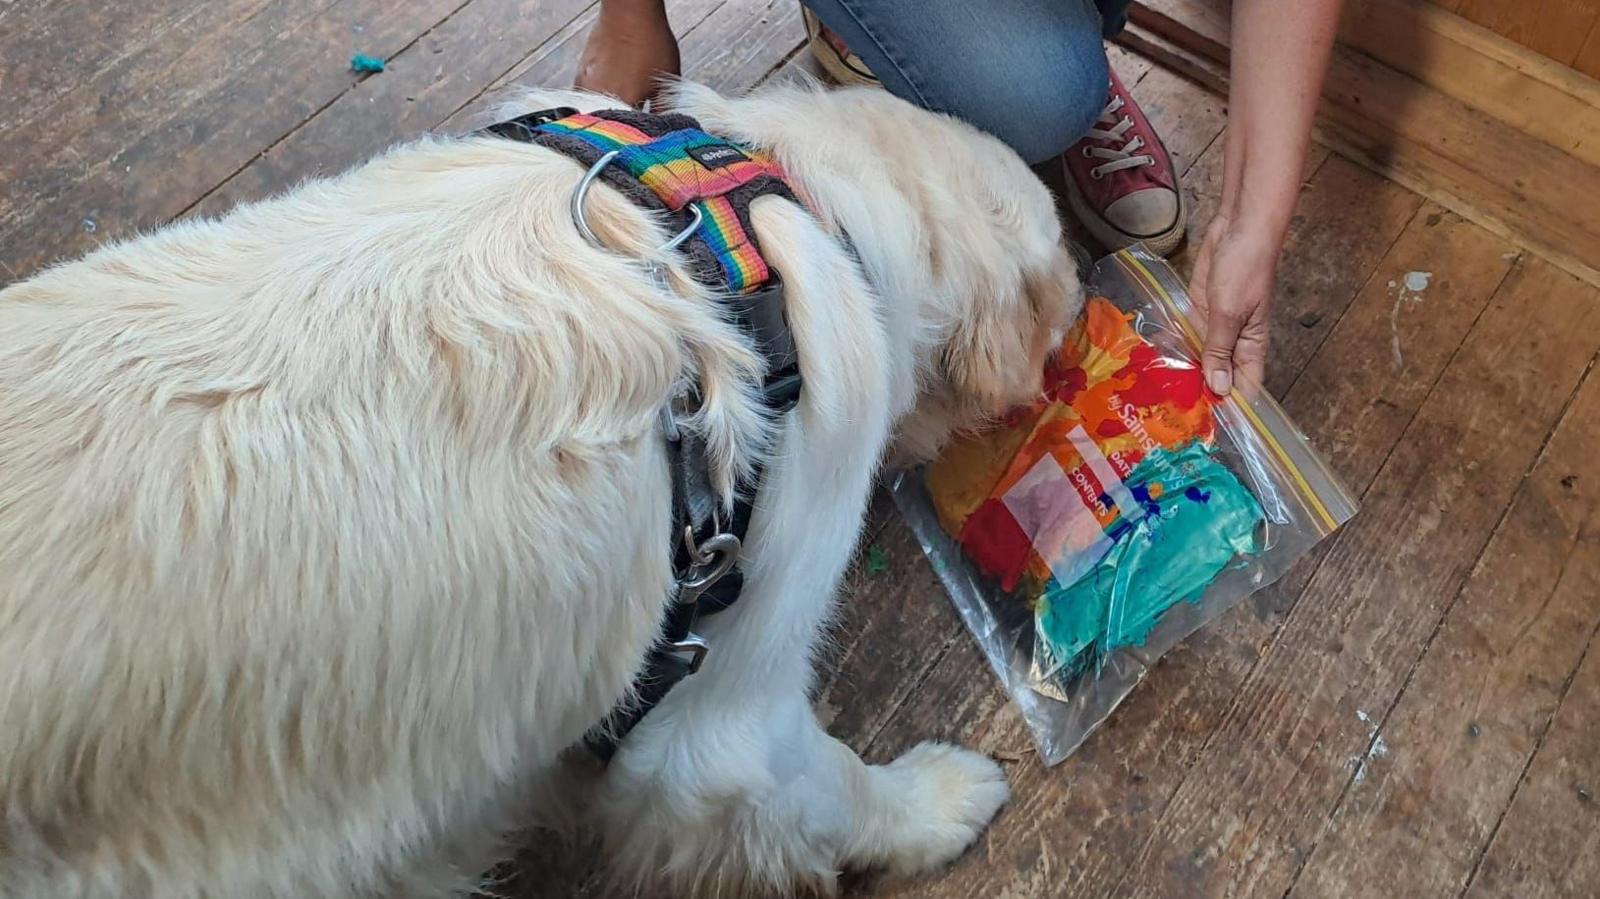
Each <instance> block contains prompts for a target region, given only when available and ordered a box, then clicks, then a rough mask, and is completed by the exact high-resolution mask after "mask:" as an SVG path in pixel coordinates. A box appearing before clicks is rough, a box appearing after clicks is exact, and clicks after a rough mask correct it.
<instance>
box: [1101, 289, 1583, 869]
mask: <svg viewBox="0 0 1600 899" xmlns="http://www.w3.org/2000/svg"><path fill="white" fill-rule="evenodd" d="M1597 348H1600V303H1595V302H1593V301H1592V297H1591V296H1590V295H1589V294H1588V293H1586V292H1585V291H1584V290H1583V289H1581V287H1580V285H1579V284H1578V282H1577V281H1576V279H1573V278H1571V277H1570V276H1568V275H1565V274H1564V273H1561V272H1559V271H1558V270H1556V269H1555V268H1553V267H1552V266H1550V265H1548V264H1547V263H1544V262H1541V261H1531V262H1526V263H1524V264H1520V265H1519V268H1518V270H1517V271H1516V273H1515V275H1514V277H1512V278H1511V279H1509V280H1508V281H1507V283H1506V284H1505V285H1503V286H1502V288H1501V290H1500V291H1499V292H1498V293H1497V295H1496V297H1495V299H1494V300H1493V301H1492V302H1491V304H1490V308H1489V309H1488V311H1487V312H1485V314H1484V316H1483V317H1482V318H1481V319H1480V320H1479V322H1478V323H1477V325H1476V326H1475V327H1474V330H1473V332H1472V334H1471V335H1469V337H1468V338H1467V341H1466V343H1465V344H1464V345H1463V347H1462V349H1461V350H1460V352H1459V353H1458V354H1457V355H1456V357H1455V358H1454V359H1452V360H1451V363H1450V366H1449V367H1448V368H1447V369H1446V372H1445V374H1444V376H1443V377H1442V378H1441V379H1440V383H1439V384H1438V385H1436V386H1435V388H1434V390H1433V392H1432V393H1431V394H1430V396H1429V401H1427V402H1425V404H1424V407H1423V409H1422V411H1421V412H1420V413H1419V415H1418V416H1417V419H1416V420H1414V421H1413V422H1412V425H1411V427H1409V428H1408V429H1407V432H1406V434H1405V436H1404V437H1403V438H1402V442H1401V444H1400V445H1399V447H1398V448H1397V449H1396V451H1395V452H1394V454H1393V455H1391V456H1390V458H1389V459H1388V461H1387V462H1386V463H1385V465H1384V468H1383V470H1382V472H1381V473H1380V475H1379V478H1378V481H1377V482H1376V483H1375V485H1374V488H1373V490H1372V491H1370V492H1369V495H1368V498H1367V503H1366V507H1365V508H1364V509H1363V510H1362V514H1361V516H1360V517H1359V518H1358V520H1357V521H1356V522H1355V523H1354V524H1353V526H1352V527H1350V529H1349V530H1348V531H1347V532H1346V533H1345V534H1344V535H1343V538H1342V539H1341V540H1339V541H1338V542H1337V543H1335V544H1334V546H1333V548H1332V550H1331V551H1330V552H1329V554H1328V557H1327V559H1326V560H1325V562H1324V563H1323V565H1322V566H1321V568H1320V569H1319V570H1318V572H1317V575H1316V576H1315V577H1314V578H1313V580H1312V581H1311V583H1310V584H1309V585H1308V587H1307V589H1306V593H1305V595H1303V596H1302V597H1301V598H1300V600H1299V601H1298V602H1297V603H1296V605H1295V607H1294V608H1293V609H1292V610H1291V612H1290V614H1289V616H1288V619H1287V620H1286V622H1285V624H1284V627H1283V629H1282V631H1281V632H1280V634H1279V636H1278V639H1277V640H1276V642H1275V643H1274V644H1273V646H1272V647H1271V649H1270V650H1269V653H1268V657H1267V658H1266V659H1265V660H1264V662H1263V664H1262V665H1261V666H1259V667H1258V669H1257V671H1256V672H1255V673H1254V674H1253V676H1252V677H1251V678H1250V679H1249V680H1248V681H1247V682H1246V683H1245V684H1244V685H1243V686H1242V687H1241V689H1240V690H1239V692H1238V695H1237V696H1236V698H1235V699H1234V701H1233V706H1232V708H1231V709H1230V711H1229V713H1228V716H1227V718H1226V720H1225V721H1224V722H1223V725H1222V728H1221V729H1220V731H1219V732H1218V734H1217V735H1216V736H1215V737H1214V739H1213V741H1212V745H1211V747H1210V748H1209V749H1208V750H1207V752H1206V753H1205V754H1204V756H1203V757H1202V758H1200V759H1199V760H1198V761H1197V762H1196V764H1195V766H1194V767H1193V768H1192V769H1191V770H1190V772H1189V774H1188V777H1187V778H1186V780H1185V783H1184V785H1183V787H1182V788H1180V790H1179V791H1178V793H1177V794H1176V795H1175V796H1174V797H1173V800H1172V802H1171V805H1170V808H1169V810H1168V811H1167V813H1166V814H1165V815H1164V817H1163V820H1162V821H1161V823H1160V824H1159V825H1158V827H1157V829H1156V832H1155V834H1154V835H1153V836H1152V838H1151V840H1150V841H1149V843H1148V844H1147V845H1146V847H1145V849H1144V851H1143V852H1141V853H1140V854H1139V856H1137V857H1136V859H1135V860H1134V863H1133V864H1132V865H1131V866H1130V868H1129V872H1130V873H1129V876H1128V878H1127V879H1126V880H1125V881H1124V882H1123V883H1122V884H1121V886H1120V887H1119V893H1120V894H1124V895H1130V896H1163V895H1174V892H1173V891H1174V890H1175V889H1183V888H1190V889H1193V888H1200V889H1202V891H1205V892H1211V891H1215V890H1219V889H1220V888H1221V886H1222V885H1223V884H1226V885H1227V889H1228V891H1229V892H1230V893H1231V894H1233V895H1262V896H1266V895H1271V896H1281V895H1282V894H1283V892H1284V890H1286V889H1287V888H1288V887H1289V886H1291V885H1292V883H1293V879H1294V876H1295V873H1296V872H1297V871H1298V869H1299V866H1300V864H1301V863H1302V861H1303V859H1304V857H1305V855H1306V854H1307V853H1308V852H1309V851H1310V850H1311V849H1312V848H1313V847H1314V843H1315V837H1316V835H1317V833H1319V832H1320V827H1321V825H1322V823H1323V822H1324V821H1325V820H1326V817H1327V815H1328V814H1329V813H1330V812H1331V811H1332V810H1333V809H1334V807H1335V806H1336V804H1337V801H1338V799H1339V797H1340V796H1341V795H1342V794H1343V792H1344V790H1345V788H1346V786H1347V785H1348V784H1349V782H1350V779H1351V778H1352V777H1354V776H1356V775H1359V774H1360V773H1361V770H1362V762H1363V760H1364V759H1366V758H1368V757H1369V756H1370V755H1371V754H1372V752H1373V747H1374V741H1375V737H1374V735H1373V733H1372V730H1371V723H1370V721H1371V720H1373V719H1378V718H1381V716H1383V715H1384V714H1385V712H1386V710H1387V709H1388V708H1389V707H1390V706H1391V704H1392V703H1393V701H1394V699H1395V696H1396V695H1397V693H1398V690H1399V688H1400V687H1401V686H1402V685H1403V683H1404V679H1405V677H1406V676H1407V673H1408V672H1409V671H1410V670H1411V668H1412V666H1413V665H1414V664H1415V662H1416V659H1417V656H1418V655H1419V652H1420V647H1421V646H1423V645H1424V644H1425V641H1426V640H1427V639H1428V638H1429V636H1430V635H1431V634H1432V633H1433V632H1434V630H1435V629H1436V628H1437V626H1438V624H1439V620H1440V617H1441V615H1442V613H1443V612H1444V610H1446V609H1448V608H1449V607H1450V605H1451V604H1452V602H1453V601H1454V599H1455V597H1456V596H1457V593H1458V591H1459V589H1460V587H1461V585H1462V583H1463V581H1464V579H1465V576H1466V574H1467V572H1468V571H1470V570H1471V568H1472V566H1473V564H1474V563H1475V561H1476V560H1477V558H1478V556H1479V553H1481V552H1482V550H1483V548H1484V545H1485V544H1486V543H1487V541H1488V537H1489V535H1490V533H1491V532H1492V531H1493V529H1494V526H1495V524H1496V523H1497V522H1498V521H1499V519H1500V517H1501V515H1502V514H1503V513H1504V510H1505V508H1506V505H1507V503H1508V502H1509V501H1510V499H1511V496H1512V494H1513V492H1514V490H1515V488H1516V487H1517V485H1518V484H1519V483H1520V482H1521V480H1522V478H1523V476H1524V475H1525V474H1526V473H1527V471H1528V470H1529V469H1530V468H1531V466H1532V465H1533V463H1534V461H1535V458H1536V456H1537V454H1538V452H1539V451H1540V449H1541V447H1542V446H1543V443H1544V438H1545V436H1546V435H1547V434H1548V433H1549V432H1550V429H1551V428H1552V427H1553V426H1554V424H1555V422H1556V420H1557V417H1558V416H1559V415H1560V413H1561V411H1562V408H1563V406H1564V405H1565V403H1566V400H1567V398H1568V397H1570V395H1571V393H1572V390H1573V389H1574V388H1575V386H1576V384H1577V383H1578V379H1579V378H1580V377H1581V375H1582V374H1583V372H1584V371H1585V370H1586V368H1587V366H1588V364H1589V362H1590V360H1591V359H1592V358H1593V357H1594V354H1595V351H1596V349H1597ZM1508 359H1521V360H1524V361H1523V362H1522V364H1510V365H1508V364H1507V360H1508ZM1242 747H1253V748H1257V749H1259V750H1260V751H1255V752H1241V751H1240V749H1241V748H1242ZM1177 859H1187V860H1188V861H1187V863H1183V864H1171V863H1170V862H1172V861H1174V860H1177ZM1161 861H1166V862H1168V863H1167V864H1162V863H1160V862H1161Z"/></svg>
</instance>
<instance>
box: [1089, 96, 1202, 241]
mask: <svg viewBox="0 0 1600 899" xmlns="http://www.w3.org/2000/svg"><path fill="white" fill-rule="evenodd" d="M1061 159H1062V162H1063V163H1065V165H1066V169H1067V194H1068V196H1067V200H1068V202H1069V203H1070V204H1071V206H1072V211H1073V213H1074V214H1076V215H1077V216H1078V220H1079V221H1081V222H1083V224H1084V227H1086V228H1088V229H1089V233H1090V234H1093V235H1094V237H1095V239H1096V240H1098V241H1100V243H1102V244H1104V245H1105V247H1106V248H1107V249H1109V250H1118V249H1121V248H1123V247H1126V246H1129V245H1131V244H1134V243H1137V242H1139V241H1143V242H1144V243H1145V245H1146V246H1148V247H1150V249H1151V250H1152V251H1154V252H1156V253H1160V254H1162V255H1166V254H1167V253H1170V252H1172V251H1173V250H1174V249H1177V246H1178V243H1179V242H1180V241H1182V240H1183V196H1182V194H1181V193H1179V191H1178V176H1177V173H1176V172H1174V171H1173V169H1172V157H1171V156H1169V155H1167V148H1166V147H1164V146H1162V145H1161V138H1159V137H1157V136H1156V132H1155V129H1154V128H1151V127H1150V120H1149V119H1147V118H1145V116H1144V111H1143V110H1141V109H1140V108H1139V105H1138V104H1137V103H1135V102H1133V95H1132V94H1129V93H1128V91H1127V89H1126V88H1124V87H1123V86H1122V81H1121V80H1120V79H1118V78H1117V73H1116V72H1112V73H1111V90H1110V92H1109V93H1108V94H1107V96H1106V105H1105V109H1104V110H1102V111H1101V113H1100V118H1099V119H1098V120H1097V121H1096V122H1095V123H1094V127H1092V128H1090V129H1089V133H1088V134H1087V135H1085V136H1084V138H1083V139H1082V140H1080V141H1078V142H1077V143H1075V144H1073V145H1072V146H1071V147H1070V148H1068V150H1067V151H1066V152H1065V153H1063V154H1062V156H1061Z"/></svg>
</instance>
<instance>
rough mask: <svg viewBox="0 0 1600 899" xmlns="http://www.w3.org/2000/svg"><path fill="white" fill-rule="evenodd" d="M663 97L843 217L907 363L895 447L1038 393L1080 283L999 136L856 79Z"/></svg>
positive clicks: (920, 444)
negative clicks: (914, 388)
mask: <svg viewBox="0 0 1600 899" xmlns="http://www.w3.org/2000/svg"><path fill="white" fill-rule="evenodd" d="M673 102H674V105H676V106H678V107H679V108H683V109H685V110H686V111H688V112H689V113H690V114H692V115H695V116H697V117H699V118H700V120H701V121H702V122H703V123H704V124H706V126H707V127H709V128H713V129H715V130H717V131H719V132H720V133H724V134H727V135H729V136H731V137H735V138H737V139H742V140H748V141H750V142H751V143H754V144H756V145H759V146H762V147H764V148H767V149H769V150H771V151H773V152H774V153H775V154H776V155H777V156H778V158H779V160H780V161H781V162H782V163H783V165H784V166H785V168H786V169H787V170H788V171H789V173H790V175H791V176H792V177H793V178H794V180H795V181H796V182H797V183H798V185H799V187H800V188H801V189H802V190H803V191H804V192H805V193H807V194H808V195H809V196H808V199H809V200H810V201H811V203H812V205H813V206H815V207H816V208H817V209H818V211H820V212H821V213H822V214H823V216H824V217H825V218H826V219H828V220H830V221H831V223H833V224H835V225H837V226H839V227H841V228H842V229H844V230H847V231H848V233H849V236H850V238H851V239H852V240H853V242H854V243H855V245H856V247H857V248H858V250H859V253H860V256H861V259H862V263H863V266H864V268H865V270H866V273H867V275H868V278H869V280H871V281H872V282H873V286H874V287H875V288H876V290H877V292H878V293H879V294H880V296H881V302H882V303H883V305H884V306H885V307H886V308H885V309H884V310H883V315H884V318H885V320H886V322H887V324H888V326H889V329H890V332H891V340H896V341H898V342H899V343H900V344H901V345H902V348H903V349H904V351H905V352H908V353H912V354H914V356H915V363H916V366H915V367H916V370H917V371H918V374H919V383H918V397H917V402H916V406H915V408H914V409H913V410H911V411H910V412H909V414H907V415H905V416H904V417H902V418H901V420H900V424H899V426H898V432H899V439H898V442H897V446H896V448H895V456H896V458H895V460H894V461H896V462H910V461H915V460H918V459H924V458H928V457H930V456H931V455H932V454H934V453H935V452H937V451H938V449H939V447H940V446H941V445H942V444H943V443H944V441H945V440H946V439H947V438H948V437H949V436H950V435H951V434H952V433H953V432H955V431H957V430H961V429H964V428H970V427H974V426H977V425H981V424H982V423H984V422H985V421H986V420H988V419H989V418H991V417H993V416H995V415H998V414H999V413H1001V412H1003V411H1004V410H1006V409H1007V408H1009V407H1011V406H1014V405H1017V404H1019V403H1023V402H1027V401H1029V400H1031V399H1034V398H1035V397H1037V396H1038V395H1039V392H1040V389H1041V381H1042V379H1043V373H1044V368H1045V364H1046V362H1047V360H1048V357H1049V355H1050V354H1051V353H1052V352H1053V351H1054V350H1055V348H1056V347H1057V346H1059V344H1060V342H1061V338H1062V336H1063V334H1064V332H1065V330H1066V328H1067V326H1068V325H1069V323H1070V322H1071V320H1072V319H1073V318H1075V317H1076V316H1077V314H1078V311H1079V309H1080V308H1081V306H1082V301H1083V297H1082V291H1081V287H1080V282H1079V280H1078V273H1077V265H1076V263H1075V261H1074V259H1073V257H1072V255H1071V253H1070V252H1069V251H1068V250H1067V248H1066V247H1065V245H1064V244H1063V242H1062V235H1061V223H1060V220H1059V218H1058V217H1057V214H1056V208H1055V202H1054V199H1053V198H1052V197H1051V195H1050V192H1049V190H1048V189H1046V187H1045V186H1044V184H1043V183H1042V182H1041V181H1040V180H1039V179H1038V178H1037V177H1036V176H1035V175H1034V174H1033V172H1032V171H1030V170H1029V168H1028V166H1027V165H1026V164H1025V163H1024V162H1023V161H1022V159H1021V158H1020V157H1018V156H1017V155H1016V153H1014V152H1012V150H1011V149H1010V148H1008V147H1006V146H1005V145H1004V144H1003V143H1001V142H1000V141H999V140H997V139H995V138H994V137H992V136H990V135H988V134H985V133H983V132H980V131H978V130H977V129H976V128H973V127H971V126H969V125H967V124H965V123H962V122H960V121H957V120H956V119H953V118H951V117H949V116H943V115H938V114H935V113H930V112H927V111H924V110H921V109H918V108H917V107H915V106H913V105H911V104H910V103H906V102H904V101H902V100H898V99H896V98H894V97H892V96H890V95H889V94H888V93H886V92H884V91H881V90H873V89H867V88H853V89H842V90H834V91H823V90H820V89H818V88H817V87H816V86H815V85H804V84H802V85H791V86H786V87H780V88H776V89H771V90H765V91H759V92H757V93H755V94H753V95H751V96H749V97H747V98H741V99H733V100H730V99H727V98H722V97H719V96H717V95H716V94H714V93H712V92H711V91H708V90H706V89H704V88H700V87H697V86H694V85H681V86H679V87H678V88H677V89H676V91H675V93H674V97H673Z"/></svg>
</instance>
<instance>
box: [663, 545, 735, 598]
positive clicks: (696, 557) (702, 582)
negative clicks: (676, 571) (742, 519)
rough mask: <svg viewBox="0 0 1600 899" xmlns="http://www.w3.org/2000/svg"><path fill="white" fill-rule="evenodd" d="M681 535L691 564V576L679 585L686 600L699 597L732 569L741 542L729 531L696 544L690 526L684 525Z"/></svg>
mask: <svg viewBox="0 0 1600 899" xmlns="http://www.w3.org/2000/svg"><path fill="white" fill-rule="evenodd" d="M683 537H684V544H685V546H687V547H688V549H689V556H690V561H691V562H692V563H693V565H694V567H693V568H692V569H691V572H692V576H690V577H686V578H684V579H683V580H682V581H681V582H680V583H679V584H678V588H679V589H680V590H682V591H683V594H684V596H685V598H686V600H687V599H693V598H697V597H699V595H700V594H702V593H704V592H706V591H707V590H709V589H711V585H713V584H715V583H716V582H717V581H720V580H722V577H723V575H726V574H727V573H728V572H729V571H730V570H732V568H733V566H734V563H735V562H737V561H739V549H740V541H739V538H738V537H735V536H734V535H732V534H716V535H714V536H712V537H709V538H707V539H706V541H705V542H704V543H701V544H699V545H698V546H696V545H695V542H694V529H693V528H685V529H684V535H683Z"/></svg>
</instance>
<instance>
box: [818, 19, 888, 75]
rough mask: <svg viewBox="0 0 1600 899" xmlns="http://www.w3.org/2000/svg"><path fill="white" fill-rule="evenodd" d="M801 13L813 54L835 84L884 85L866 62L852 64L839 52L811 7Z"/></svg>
mask: <svg viewBox="0 0 1600 899" xmlns="http://www.w3.org/2000/svg"><path fill="white" fill-rule="evenodd" d="M801 14H802V15H803V16H804V18H805V23H806V35H807V36H808V37H809V38H810V40H809V42H808V43H809V46H810V50H811V55H812V56H813V57H815V58H816V60H817V64H818V65H820V66H822V71H823V73H824V74H826V75H827V76H828V78H829V79H831V80H832V81H833V82H834V83H835V84H842V85H858V86H861V87H883V82H881V81H879V80H878V79H877V78H876V77H874V76H873V74H872V72H871V71H869V70H868V69H867V67H866V65H865V64H860V65H859V66H858V65H852V64H851V62H850V61H849V60H848V59H845V58H844V57H843V56H841V55H840V54H839V51H838V50H836V49H834V47H833V45H832V44H830V43H828V39H827V38H825V37H823V36H822V22H821V21H820V20H818V19H817V17H816V15H815V14H814V13H812V12H811V10H809V9H805V8H802V9H801Z"/></svg>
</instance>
